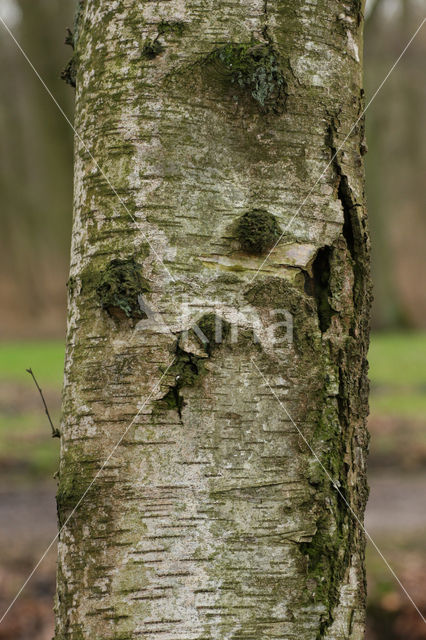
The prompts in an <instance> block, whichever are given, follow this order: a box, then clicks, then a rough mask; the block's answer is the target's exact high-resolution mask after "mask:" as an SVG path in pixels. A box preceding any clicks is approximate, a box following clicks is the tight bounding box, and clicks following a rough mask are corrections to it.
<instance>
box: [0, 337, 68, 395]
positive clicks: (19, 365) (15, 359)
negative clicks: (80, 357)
mask: <svg viewBox="0 0 426 640" xmlns="http://www.w3.org/2000/svg"><path fill="white" fill-rule="evenodd" d="M64 353H65V346H64V343H63V342H62V341H59V340H58V341H42V342H6V343H0V381H7V382H19V383H21V384H26V385H32V386H33V385H34V382H33V380H32V379H31V376H30V375H29V374H28V373H27V372H26V369H29V368H31V369H32V370H33V371H34V374H35V376H36V378H37V380H38V382H39V384H40V386H41V387H42V388H43V385H48V386H51V387H54V388H59V389H60V388H61V385H62V378H63V371H64Z"/></svg>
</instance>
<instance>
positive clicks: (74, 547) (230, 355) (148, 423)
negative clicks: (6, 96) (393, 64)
mask: <svg viewBox="0 0 426 640" xmlns="http://www.w3.org/2000/svg"><path fill="white" fill-rule="evenodd" d="M74 45H75V53H74V59H73V69H74V70H75V72H76V85H77V94H76V129H77V131H78V134H79V137H78V138H77V139H76V149H75V202H74V224H73V241H72V256H71V273H70V280H69V316H68V336H67V355H66V374H65V387H64V395H63V420H62V427H61V431H62V447H61V464H60V477H59V490H58V514H59V524H60V526H61V527H63V528H62V530H61V533H60V541H59V565H58V577H57V602H56V614H57V630H56V640H71V639H72V640H77V639H78V640H81V639H82V638H87V639H90V640H92V639H93V638H99V639H100V638H102V639H104V640H106V639H108V640H109V639H111V640H112V639H114V640H117V639H119V638H120V639H123V640H124V639H126V640H127V639H129V638H139V637H143V638H145V639H146V640H153V639H154V638H155V639H156V640H159V639H161V640H183V639H185V640H189V639H194V640H195V639H198V640H201V639H205V640H207V639H208V638H216V639H225V638H233V639H235V640H237V639H240V640H242V639H245V640H249V639H253V640H254V639H255V640H260V639H262V640H267V639H271V640H272V639H273V638H286V639H290V638H295V639H296V638H297V639H298V640H318V639H320V638H321V639H326V638H327V639H329V640H331V639H333V640H337V639H343V638H345V639H348V638H350V639H353V640H355V639H356V640H361V638H363V630H364V599H365V586H364V568H363V557H364V536H363V533H362V529H361V528H360V525H359V521H362V518H363V512H364V506H365V501H366V496H367V488H366V480H365V454H366V446H367V436H366V430H365V419H366V413H367V380H366V368H367V365H366V351H367V343H368V312H369V298H370V295H369V275H368V262H369V259H368V232H367V227H366V213H365V207H364V176H363V162H362V153H361V152H362V150H363V149H364V148H365V144H364V132H363V123H362V120H361V121H359V122H357V121H358V119H359V117H360V115H361V114H362V111H363V91H362V6H361V3H358V2H351V3H344V2H342V1H339V0H330V1H329V2H319V3H311V4H309V3H306V2H304V1H302V0H266V1H265V0H251V1H250V2H247V1H246V0H236V1H235V2H231V3H230V2H225V1H224V0H215V1H213V0H211V1H206V0H188V1H187V2H184V3H183V2H181V1H180V0H170V1H169V2H167V3H158V2H143V3H140V2H136V1H135V0H122V1H121V2H114V3H111V2H108V1H107V0H92V1H91V2H80V3H79V13H78V17H77V22H76V29H75V32H74ZM355 123H357V124H356V126H355V127H353V125H354V124H355ZM352 127H353V129H352ZM351 129H352V131H351ZM350 131H351V133H350V135H349V137H348V139H347V140H346V142H345V144H344V145H343V148H342V149H340V147H341V145H342V143H343V142H344V140H345V138H346V136H347V134H348V133H349V132H350ZM278 311H279V312H280V313H284V311H285V312H286V314H287V315H286V316H285V317H286V318H287V319H288V317H289V315H290V316H291V318H292V321H293V340H281V341H280V343H279V345H277V343H276V342H274V340H273V339H272V333H271V331H269V330H268V329H270V325H271V324H272V323H274V322H276V321H277V317H276V316H277V313H278ZM253 317H256V318H259V319H260V324H259V326H258V327H257V329H256V335H257V339H256V340H254V339H253V331H252V329H253V327H252V324H251V320H250V318H253ZM237 324H238V332H237ZM166 327H167V328H166ZM218 327H220V331H218ZM281 329H282V330H284V327H281ZM218 334H219V335H218ZM284 337H286V338H288V335H287V334H286V336H284ZM117 443H119V445H118V446H116V445H117ZM111 452H113V453H112V455H111ZM314 452H315V453H314ZM105 461H106V463H105ZM94 478H96V480H95V482H94V483H93V485H92V484H91V483H92V481H93V479H94ZM86 492H87V493H86ZM82 497H83V499H81V498H82ZM70 516H71V517H70Z"/></svg>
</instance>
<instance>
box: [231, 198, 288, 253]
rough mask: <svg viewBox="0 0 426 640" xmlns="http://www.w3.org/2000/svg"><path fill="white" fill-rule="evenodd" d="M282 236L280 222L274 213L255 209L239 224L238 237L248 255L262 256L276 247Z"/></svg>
mask: <svg viewBox="0 0 426 640" xmlns="http://www.w3.org/2000/svg"><path fill="white" fill-rule="evenodd" d="M280 236H281V229H280V226H279V224H278V221H277V219H276V217H275V216H273V215H272V213H269V212H268V211H264V210H263V209H253V211H249V212H247V213H245V214H244V215H243V216H242V217H241V218H240V219H239V221H238V224H237V237H238V240H239V242H240V245H241V249H242V250H243V251H245V252H246V253H251V254H255V255H261V254H263V253H266V252H267V251H269V250H270V249H272V247H273V246H274V245H275V243H276V242H277V241H278V240H279V238H280Z"/></svg>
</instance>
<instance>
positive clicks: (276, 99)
mask: <svg viewBox="0 0 426 640" xmlns="http://www.w3.org/2000/svg"><path fill="white" fill-rule="evenodd" d="M208 60H209V61H210V62H212V63H214V64H215V65H217V66H219V68H220V70H221V72H222V73H223V74H224V75H226V76H228V77H229V80H230V83H231V84H233V85H235V86H237V87H239V88H240V89H242V90H245V91H248V92H249V93H250V95H251V97H252V98H253V100H255V102H256V103H257V104H258V105H259V106H260V107H261V108H262V109H263V110H273V111H278V112H279V111H282V110H283V109H284V107H285V100H286V82H285V79H284V76H283V73H282V71H281V67H280V63H279V60H278V57H277V54H276V52H275V50H274V49H273V47H272V46H271V45H270V44H265V43H261V42H257V41H251V42H250V43H246V44H238V43H229V44H227V45H225V46H224V47H220V48H219V49H216V50H215V51H213V52H212V53H211V54H210V56H209V58H208Z"/></svg>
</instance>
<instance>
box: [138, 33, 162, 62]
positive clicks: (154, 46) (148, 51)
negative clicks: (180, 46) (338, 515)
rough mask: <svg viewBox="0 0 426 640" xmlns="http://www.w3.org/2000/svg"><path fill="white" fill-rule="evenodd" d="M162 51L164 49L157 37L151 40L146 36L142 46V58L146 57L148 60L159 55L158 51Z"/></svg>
mask: <svg viewBox="0 0 426 640" xmlns="http://www.w3.org/2000/svg"><path fill="white" fill-rule="evenodd" d="M163 51H164V46H163V45H162V44H161V42H160V41H159V40H158V37H157V38H155V40H151V39H150V38H147V39H146V40H145V42H144V45H143V47H142V55H143V57H144V58H147V59H148V60H152V59H153V58H156V57H157V56H159V55H160V53H163Z"/></svg>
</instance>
